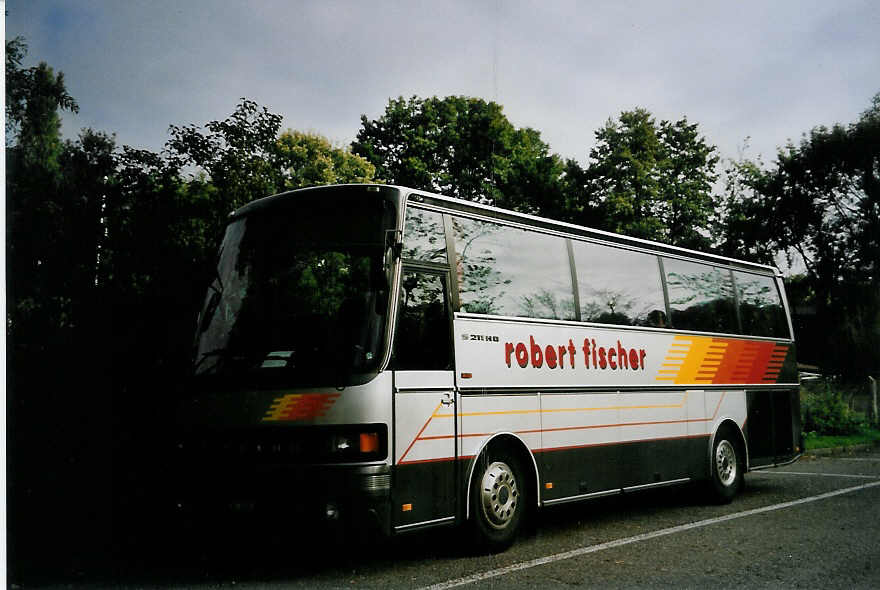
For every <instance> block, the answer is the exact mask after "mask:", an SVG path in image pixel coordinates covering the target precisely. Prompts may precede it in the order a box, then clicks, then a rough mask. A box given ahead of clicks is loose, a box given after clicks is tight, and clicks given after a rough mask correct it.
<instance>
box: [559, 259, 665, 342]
mask: <svg viewBox="0 0 880 590" xmlns="http://www.w3.org/2000/svg"><path fill="white" fill-rule="evenodd" d="M572 247H573V248H574V262H575V267H576V268H577V280H578V297H579V299H580V306H581V320H583V321H585V322H601V323H605V324H622V325H625V326H659V327H663V326H665V325H666V304H665V303H664V302H663V283H662V282H661V280H660V265H659V264H657V257H656V256H652V255H650V254H644V253H642V252H633V251H631V250H623V249H621V248H614V247H611V246H603V245H600V244H591V243H589V242H573V243H572Z"/></svg>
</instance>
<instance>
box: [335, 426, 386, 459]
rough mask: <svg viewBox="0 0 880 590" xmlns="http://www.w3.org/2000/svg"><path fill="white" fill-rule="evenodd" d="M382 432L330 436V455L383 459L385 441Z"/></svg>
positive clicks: (347, 433) (372, 431)
mask: <svg viewBox="0 0 880 590" xmlns="http://www.w3.org/2000/svg"><path fill="white" fill-rule="evenodd" d="M383 434H384V433H383V432H381V431H380V430H372V429H369V430H367V429H364V430H362V431H356V430H355V431H351V430H349V431H344V432H336V433H333V434H332V435H331V436H330V453H331V454H332V455H334V456H336V457H340V458H341V457H349V458H351V459H363V458H366V456H372V458H382V457H380V455H381V454H382V452H383V451H384V446H385V441H384V438H385V437H384V436H383Z"/></svg>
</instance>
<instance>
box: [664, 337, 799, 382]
mask: <svg viewBox="0 0 880 590" xmlns="http://www.w3.org/2000/svg"><path fill="white" fill-rule="evenodd" d="M788 351H789V345H788V344H782V343H777V342H768V341H763V340H738V339H734V338H716V337H708V336H682V335H678V336H676V337H675V339H674V340H673V342H672V344H670V346H669V350H668V352H667V354H666V358H665V359H664V362H663V364H662V366H661V368H660V370H659V371H658V372H657V377H656V380H657V381H660V382H668V383H673V384H676V385H686V384H695V385H713V384H716V385H732V384H743V383H777V382H778V381H779V374H780V372H781V370H782V365H783V364H784V362H785V357H786V356H787V355H788Z"/></svg>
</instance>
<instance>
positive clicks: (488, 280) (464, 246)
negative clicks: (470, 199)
mask: <svg viewBox="0 0 880 590" xmlns="http://www.w3.org/2000/svg"><path fill="white" fill-rule="evenodd" d="M500 228H501V226H499V225H496V224H494V223H483V222H480V221H476V220H473V219H464V218H459V217H454V218H453V219H452V229H453V233H454V235H455V251H456V254H457V255H458V260H457V262H456V273H458V284H459V298H460V300H461V309H462V311H466V312H470V313H485V314H494V315H502V314H501V310H500V309H499V308H498V307H497V304H496V301H497V300H499V299H501V298H503V297H504V295H505V291H504V290H503V289H502V288H501V285H508V284H510V279H509V278H505V277H503V276H502V274H501V273H500V272H498V271H497V270H495V268H494V267H495V262H496V261H497V259H496V257H495V252H494V251H493V248H491V247H486V246H485V245H484V242H489V241H491V239H490V236H491V235H492V234H493V233H495V232H497V231H498V230H499V229H500Z"/></svg>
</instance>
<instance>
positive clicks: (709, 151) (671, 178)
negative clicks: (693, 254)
mask: <svg viewBox="0 0 880 590" xmlns="http://www.w3.org/2000/svg"><path fill="white" fill-rule="evenodd" d="M715 151H716V150H715V147H714V146H711V145H709V144H708V143H707V142H706V140H705V138H703V137H702V136H700V135H699V132H698V129H697V125H696V124H689V123H688V122H687V119H681V120H679V121H676V122H669V121H661V122H660V123H659V124H658V123H657V122H656V120H655V119H654V117H653V116H652V115H651V113H650V112H648V111H647V110H645V109H641V108H637V109H635V110H632V111H624V112H622V113H621V114H620V116H619V117H618V119H617V120H614V119H609V120H608V121H607V122H606V124H605V125H604V126H603V127H602V128H600V129H599V130H598V131H596V146H595V147H594V148H593V149H592V150H591V151H590V162H589V165H588V167H587V169H586V173H585V181H586V190H587V191H588V192H589V193H590V194H591V195H592V198H593V199H595V200H596V201H597V202H598V204H597V208H598V211H596V212H595V213H593V214H594V215H596V216H597V217H598V218H599V219H600V220H601V223H600V225H601V226H602V227H603V228H604V229H608V230H610V231H615V232H620V233H626V234H629V235H633V236H636V237H641V238H648V239H653V240H659V241H664V242H667V243H671V244H675V245H679V246H685V247H691V248H700V247H706V246H708V245H709V231H710V218H711V215H712V212H713V209H714V206H715V197H714V196H713V193H712V183H713V182H714V181H715V179H716V176H715V165H716V164H717V162H718V157H717V156H716V155H715Z"/></svg>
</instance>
